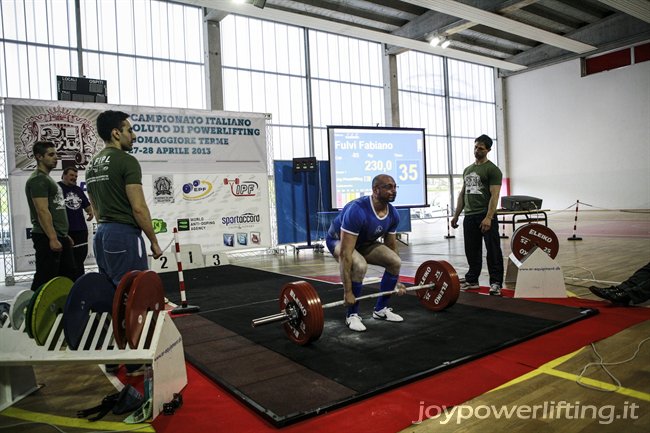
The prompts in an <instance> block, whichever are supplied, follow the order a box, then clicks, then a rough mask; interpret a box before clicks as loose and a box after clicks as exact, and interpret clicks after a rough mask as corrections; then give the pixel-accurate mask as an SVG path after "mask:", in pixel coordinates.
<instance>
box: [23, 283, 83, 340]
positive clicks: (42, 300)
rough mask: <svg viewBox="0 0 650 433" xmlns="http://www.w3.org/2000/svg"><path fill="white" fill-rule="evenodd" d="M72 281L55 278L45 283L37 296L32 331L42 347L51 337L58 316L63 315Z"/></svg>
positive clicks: (31, 318)
mask: <svg viewBox="0 0 650 433" xmlns="http://www.w3.org/2000/svg"><path fill="white" fill-rule="evenodd" d="M72 284H73V283H72V280H71V279H69V278H66V277H55V278H52V279H51V280H50V281H48V282H47V283H45V284H44V285H43V287H42V288H41V289H40V290H39V292H38V294H35V295H34V296H35V297H36V300H35V301H34V306H33V310H32V314H31V316H30V322H31V330H32V334H33V336H34V340H36V344H38V345H39V346H42V345H44V344H45V342H46V341H47V337H48V336H49V335H50V331H51V330H52V326H54V321H55V320H56V316H58V315H59V314H63V309H64V307H65V303H66V299H67V298H68V294H69V293H70V288H72Z"/></svg>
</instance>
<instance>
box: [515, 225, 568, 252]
mask: <svg viewBox="0 0 650 433" xmlns="http://www.w3.org/2000/svg"><path fill="white" fill-rule="evenodd" d="M510 246H511V248H512V254H514V255H515V257H516V258H517V259H518V260H521V259H523V258H524V257H525V256H526V255H528V253H529V252H530V251H531V250H532V249H533V247H535V246H537V247H539V248H541V249H542V251H544V252H545V253H546V254H548V255H549V256H550V257H551V258H552V259H554V258H555V256H557V253H558V252H559V251H560V242H559V241H558V238H557V236H556V235H555V232H553V230H551V229H550V228H548V227H546V226H545V225H542V224H526V225H524V226H521V227H519V228H518V229H517V230H515V232H514V233H513V234H512V241H511V243H510Z"/></svg>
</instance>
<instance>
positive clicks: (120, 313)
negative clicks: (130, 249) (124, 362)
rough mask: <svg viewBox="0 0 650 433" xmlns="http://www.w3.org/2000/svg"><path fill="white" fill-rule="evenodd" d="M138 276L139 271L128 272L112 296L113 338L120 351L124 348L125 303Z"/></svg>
mask: <svg viewBox="0 0 650 433" xmlns="http://www.w3.org/2000/svg"><path fill="white" fill-rule="evenodd" d="M138 274H140V271H129V272H127V273H126V274H124V275H123V276H122V278H121V279H120V284H118V285H117V288H116V289H115V295H114V296H113V314H112V317H113V337H114V338H115V344H116V345H117V347H118V348H120V349H125V348H126V302H127V300H128V298H129V293H130V291H131V285H132V284H133V280H135V277H137V276H138Z"/></svg>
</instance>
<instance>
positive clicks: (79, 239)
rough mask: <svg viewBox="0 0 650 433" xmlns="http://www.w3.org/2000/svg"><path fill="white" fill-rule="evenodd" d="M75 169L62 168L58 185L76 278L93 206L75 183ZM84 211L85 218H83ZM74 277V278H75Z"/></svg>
mask: <svg viewBox="0 0 650 433" xmlns="http://www.w3.org/2000/svg"><path fill="white" fill-rule="evenodd" d="M77 175H78V172H77V169H76V168H75V167H68V168H66V169H65V170H63V174H62V175H61V180H60V181H59V185H60V186H61V189H62V190H63V199H64V200H65V209H66V212H67V214H68V225H69V228H68V235H69V236H70V237H71V238H72V240H73V241H74V248H73V251H72V254H73V256H74V262H75V267H76V270H77V272H76V278H79V277H80V276H82V275H83V274H84V262H85V261H86V256H88V226H87V225H86V221H90V220H92V219H93V208H92V206H90V201H88V197H86V194H85V193H84V192H83V190H82V189H81V188H80V187H79V186H78V185H77ZM84 211H86V215H87V218H85V219H84ZM76 278H75V279H76Z"/></svg>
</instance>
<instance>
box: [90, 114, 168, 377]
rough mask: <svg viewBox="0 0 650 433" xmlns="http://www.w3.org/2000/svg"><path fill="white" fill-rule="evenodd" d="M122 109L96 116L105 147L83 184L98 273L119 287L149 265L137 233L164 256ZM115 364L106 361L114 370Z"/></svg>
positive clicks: (130, 369) (132, 369)
mask: <svg viewBox="0 0 650 433" xmlns="http://www.w3.org/2000/svg"><path fill="white" fill-rule="evenodd" d="M128 118H129V115H128V114H126V113H124V112H122V111H112V110H108V111H104V112H103V113H101V114H100V115H99V116H98V117H97V133H98V134H99V136H100V137H101V138H102V140H104V144H105V145H106V147H104V149H102V150H101V151H100V152H99V153H97V154H96V155H95V156H94V157H93V158H92V160H91V161H90V163H89V164H88V167H86V184H87V189H88V195H89V197H90V203H91V205H92V207H93V210H94V214H95V217H96V218H97V222H98V223H99V224H98V227H97V233H95V241H94V245H93V249H94V251H95V258H96V259H97V266H98V267H99V272H101V273H102V274H105V275H107V276H108V277H109V278H110V279H111V280H112V281H113V283H114V284H115V285H116V286H117V285H118V284H119V283H120V280H121V279H122V276H123V275H124V274H126V273H127V272H129V271H134V270H140V271H144V270H147V269H148V267H149V266H148V263H147V253H146V248H145V245H144V240H143V239H142V236H141V233H142V232H144V234H145V235H146V236H147V238H148V239H149V242H151V252H152V254H153V258H154V259H157V258H158V257H160V256H161V255H162V251H161V249H160V246H159V245H158V239H157V238H156V234H155V232H154V230H153V225H152V223H151V213H150V212H149V207H148V206H147V202H146V201H145V199H144V192H143V190H142V169H141V168H140V163H138V160H137V159H135V157H133V156H132V155H130V154H129V153H127V152H129V151H130V150H131V149H133V143H134V142H135V133H134V132H133V128H132V127H131V122H130V121H129V120H128ZM118 367H119V366H117V365H112V364H107V365H106V371H108V372H112V371H115V370H117V368H118ZM126 370H127V375H135V374H142V372H143V369H142V366H141V365H127V366H126Z"/></svg>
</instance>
